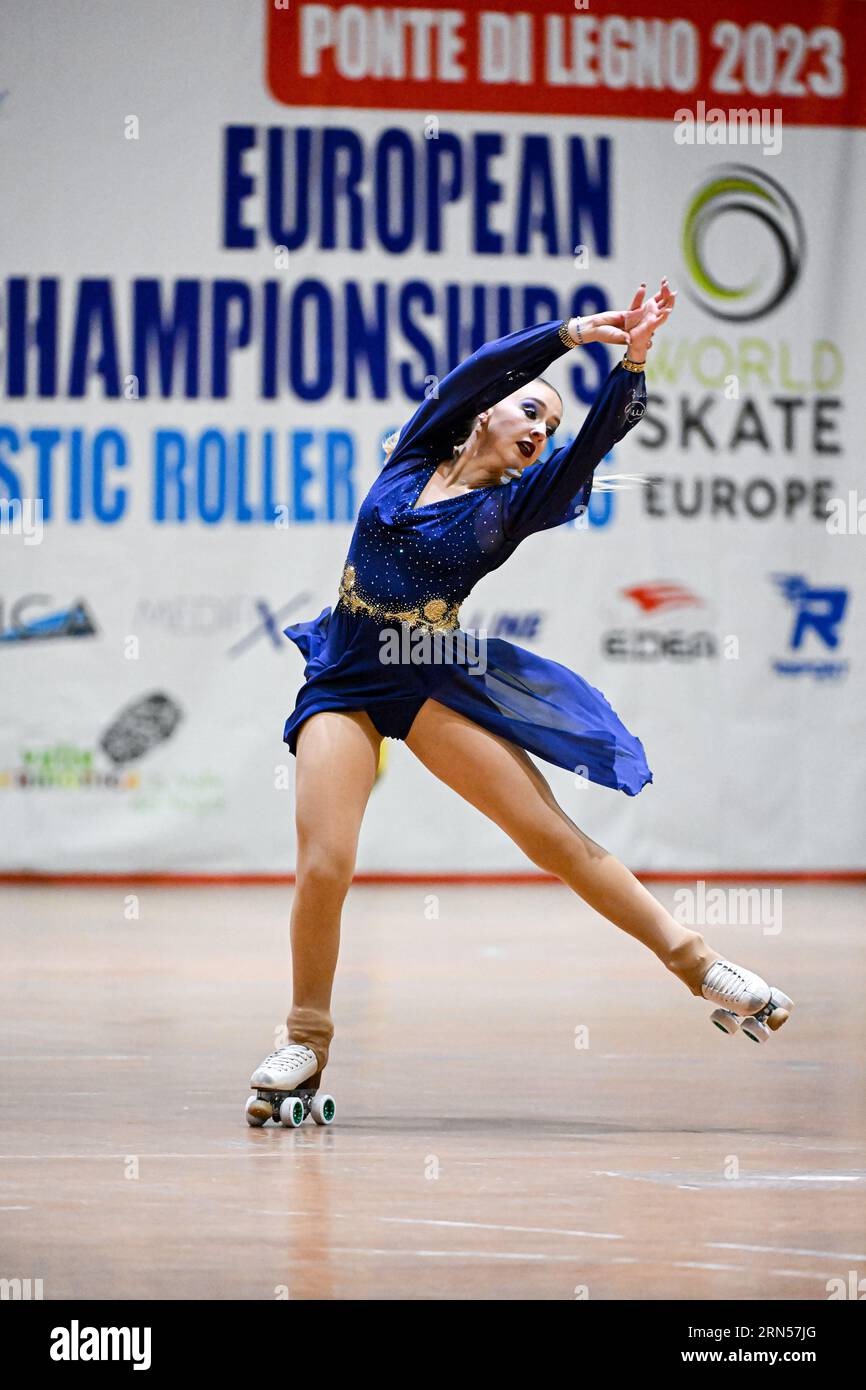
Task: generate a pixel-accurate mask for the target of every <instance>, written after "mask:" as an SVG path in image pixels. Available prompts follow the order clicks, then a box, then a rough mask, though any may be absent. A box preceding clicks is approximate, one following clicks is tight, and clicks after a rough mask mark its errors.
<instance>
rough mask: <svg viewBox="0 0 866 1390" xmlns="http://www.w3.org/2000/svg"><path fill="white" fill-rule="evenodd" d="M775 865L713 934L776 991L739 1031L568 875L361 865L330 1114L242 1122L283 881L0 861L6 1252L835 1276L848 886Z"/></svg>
mask: <svg viewBox="0 0 866 1390" xmlns="http://www.w3.org/2000/svg"><path fill="white" fill-rule="evenodd" d="M653 891H655V892H656V893H657V895H658V896H659V897H660V898H662V899H663V900H664V901H666V902H667V903H668V905H670V904H671V902H672V898H673V893H674V892H675V889H674V888H673V887H669V886H661V885H659V886H656V887H655V888H654V889H653ZM782 891H783V904H784V918H783V927H782V930H781V931H780V932H778V933H777V934H773V933H772V931H771V932H765V931H764V930H762V928H761V927H760V926H729V927H718V928H714V929H707V931H706V935H707V936H708V938H709V939H710V940H711V941H712V942H713V944H714V945H715V946H716V948H717V949H718V950H720V951H722V952H723V953H724V954H726V955H728V956H729V957H731V958H732V959H734V960H737V961H740V962H742V963H743V964H747V965H749V966H751V967H752V968H753V969H756V970H758V971H759V972H761V973H763V974H764V975H766V976H767V977H768V978H769V979H770V981H771V982H772V983H776V984H778V985H779V986H780V987H782V988H783V989H784V990H786V991H787V992H788V993H789V994H791V995H792V996H793V997H794V998H795V1000H796V1002H797V1010H796V1012H795V1014H794V1015H793V1018H792V1020H791V1022H790V1023H789V1024H788V1025H787V1026H786V1027H785V1028H784V1029H783V1030H782V1032H781V1033H779V1034H777V1035H776V1036H775V1037H773V1038H772V1039H771V1041H770V1042H769V1043H768V1044H767V1045H766V1046H764V1047H757V1046H755V1045H754V1044H752V1043H750V1042H748V1041H747V1040H746V1039H745V1038H743V1037H735V1038H727V1037H725V1036H724V1035H723V1034H722V1033H719V1032H717V1031H716V1030H715V1029H714V1028H712V1027H711V1026H710V1024H709V1022H708V1016H709V1012H710V1008H709V1005H707V1004H704V1003H702V1002H700V1001H698V1000H696V999H694V998H693V997H692V996H691V995H690V994H689V993H688V992H687V991H686V990H685V989H684V988H683V986H682V985H680V984H678V982H677V981H676V980H675V979H674V978H673V977H672V976H670V975H668V974H667V972H666V971H665V970H664V969H663V968H662V967H661V966H660V965H659V964H658V962H657V961H656V960H655V957H653V956H651V955H649V954H648V953H647V952H646V951H644V950H643V948H641V947H640V946H639V945H637V943H635V942H633V941H631V940H630V939H629V938H627V937H625V936H623V935H621V934H620V933H619V932H617V931H616V929H615V928H613V927H611V926H610V925H609V924H607V923H606V922H604V921H603V920H602V919H601V918H599V917H597V916H596V915H595V914H594V913H593V912H591V911H590V909H589V908H587V907H585V906H584V905H583V904H582V903H581V902H580V901H579V900H578V899H576V898H575V897H574V896H573V895H572V894H571V893H569V891H568V890H567V889H566V888H564V887H560V886H558V885H549V886H548V885H544V886H520V887H505V888H503V887H489V886H478V887H465V886H458V887H447V886H437V885H431V886H430V887H428V888H425V887H422V886H399V887H378V886H377V887H373V886H366V885H357V886H356V887H354V888H353V890H352V892H351V894H350V895H349V901H348V904H347V908H346V912H345V917H344V933H343V950H342V956H341V963H340V970H339V974H338V984H337V991H336V1001H335V1012H336V1022H337V1035H336V1039H335V1043H334V1047H333V1052H332V1060H331V1065H330V1067H329V1069H328V1072H327V1085H328V1089H329V1090H330V1091H331V1092H332V1093H333V1094H334V1095H335V1096H336V1099H337V1108H338V1113H337V1120H336V1123H335V1124H334V1126H333V1127H332V1128H330V1129H319V1128H316V1127H315V1126H314V1125H313V1124H312V1122H310V1121H307V1122H306V1123H305V1124H304V1125H303V1127H302V1128H301V1129H299V1130H297V1131H290V1130H285V1129H282V1128H275V1127H273V1126H272V1125H268V1126H266V1128H264V1129H259V1130H253V1129H249V1128H248V1127H247V1125H246V1123H245V1121H244V1104H245V1101H246V1098H247V1095H248V1093H249V1092H248V1087H247V1081H248V1078H249V1075H250V1072H251V1071H252V1070H253V1068H254V1067H255V1066H256V1065H257V1064H258V1063H259V1062H260V1061H261V1059H262V1057H263V1056H264V1055H265V1054H266V1053H267V1052H269V1051H270V1050H271V1049H272V1047H273V1046H274V1040H275V1029H277V1028H279V1026H280V1024H281V1023H282V1021H283V1019H284V1016H285V1011H286V1007H287V1003H288V997H287V987H286V980H287V963H288V947H287V941H286V920H287V910H288V903H289V900H290V894H291V890H290V889H284V888H278V887H224V888H212V887H208V888H182V889H174V888H165V887H152V886H151V887H148V886H140V887H138V888H136V886H135V885H134V884H130V886H129V887H128V888H118V887H116V886H109V887H104V888H84V887H73V888H47V887H11V886H7V887H5V888H2V889H0V919H2V924H3V925H2V929H0V942H2V955H3V962H2V971H0V1027H2V1039H0V1075H2V1082H3V1084H2V1113H0V1252H2V1253H0V1277H2V1278H8V1279H14V1278H21V1279H26V1278H30V1279H41V1280H42V1281H43V1292H44V1297H45V1298H46V1299H57V1298H71V1297H81V1298H95V1299H103V1298H109V1297H115V1298H128V1299H137V1298H156V1297H169V1298H181V1299H203V1298H217V1299H220V1298H238V1297H239V1298H248V1299H272V1298H274V1297H280V1296H282V1297H286V1296H288V1297H290V1298H293V1299H311V1298H326V1299H347V1298H360V1299H380V1298H419V1299H439V1298H467V1299H469V1298H471V1299H477V1298H484V1299H495V1300H499V1299H520V1298H531V1299H574V1298H575V1297H580V1296H586V1295H588V1296H589V1297H590V1298H593V1299H605V1298H608V1299H633V1298H638V1299H655V1298H678V1299H687V1298H699V1299H705V1298H724V1299H753V1298H754V1299H802V1298H805V1299H826V1298H827V1281H828V1280H830V1279H833V1278H841V1279H843V1280H846V1281H847V1280H848V1278H849V1271H851V1270H854V1271H856V1272H857V1277H858V1278H861V1279H862V1278H864V1277H866V1253H864V1252H866V1201H864V1196H866V1193H864V1186H866V1172H864V1142H863V1141H864V1131H866V1090H864V1085H863V1057H864V1052H866V1010H864V1004H863V994H864V990H863V982H864V978H866V972H864V956H866V933H864V906H866V891H864V889H863V888H861V887H857V886H822V885H816V886H806V885H793V886H792V885H785V886H784V887H783V890H782ZM133 893H136V894H137V896H138V904H137V907H138V911H139V914H140V915H139V917H138V919H137V920H136V919H135V918H134V917H132V918H130V916H129V915H128V914H130V913H131V912H133V911H134V910H135V907H136V904H135V903H131V902H130V900H129V895H130V894H133ZM576 1043H577V1044H581V1045H579V1046H576ZM584 1043H586V1044H588V1045H586V1046H584V1045H582V1044H584Z"/></svg>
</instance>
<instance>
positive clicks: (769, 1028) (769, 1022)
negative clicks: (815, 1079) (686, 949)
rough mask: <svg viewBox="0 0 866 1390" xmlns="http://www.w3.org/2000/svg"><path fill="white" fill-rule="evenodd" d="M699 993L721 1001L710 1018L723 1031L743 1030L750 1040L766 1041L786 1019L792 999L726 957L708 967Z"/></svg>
mask: <svg viewBox="0 0 866 1390" xmlns="http://www.w3.org/2000/svg"><path fill="white" fill-rule="evenodd" d="M701 993H702V994H703V996H704V998H705V999H709V1001H710V1003H711V1004H720V1005H722V1007H721V1008H718V1009H714V1010H713V1012H712V1013H711V1014H710V1019H711V1021H712V1022H713V1023H714V1024H715V1025H716V1027H717V1028H721V1030H722V1032H723V1033H729V1034H731V1035H733V1034H734V1033H737V1032H743V1033H745V1035H746V1037H747V1038H751V1040H752V1042H757V1043H762V1042H766V1041H767V1039H768V1038H769V1036H770V1033H771V1032H773V1033H775V1031H776V1029H777V1028H781V1026H782V1024H783V1023H785V1022H786V1021H787V1019H788V1016H789V1014H790V1012H791V1010H792V1009H793V1007H794V1004H793V1000H791V999H789V998H788V996H787V994H783V993H782V991H781V990H779V989H771V987H770V986H769V985H768V984H767V982H766V980H762V979H761V977H760V975H755V974H753V972H752V971H751V970H745V969H744V968H743V966H741V965H733V964H732V963H731V961H729V960H717V961H715V962H714V963H713V964H712V965H711V966H710V968H709V970H708V971H707V973H706V976H705V977H704V983H703V985H702V986H701Z"/></svg>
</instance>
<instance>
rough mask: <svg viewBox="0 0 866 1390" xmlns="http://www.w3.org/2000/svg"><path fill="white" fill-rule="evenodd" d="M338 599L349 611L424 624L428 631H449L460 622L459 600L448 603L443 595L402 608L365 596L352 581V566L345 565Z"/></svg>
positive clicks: (353, 580) (378, 617)
mask: <svg viewBox="0 0 866 1390" xmlns="http://www.w3.org/2000/svg"><path fill="white" fill-rule="evenodd" d="M340 602H341V603H343V604H345V606H346V607H347V608H348V609H349V610H350V611H351V612H352V613H366V614H367V615H368V616H369V617H371V618H376V619H377V620H378V621H379V622H387V621H394V622H400V623H410V624H411V625H412V626H413V627H422V628H427V629H428V631H430V632H450V631H451V630H452V629H453V628H455V627H458V626H459V623H460V608H459V604H456V603H449V602H448V601H447V599H444V598H431V599H428V600H427V601H426V603H423V604H419V606H418V607H417V608H404V609H403V610H402V611H399V612H397V611H391V610H388V609H386V608H385V606H384V605H383V604H379V603H375V602H374V601H373V600H372V599H369V598H364V596H363V595H362V594H360V593H359V592H358V589H357V586H356V584H355V566H354V565H347V566H346V568H345V569H344V570H343V577H342V579H341V580H340Z"/></svg>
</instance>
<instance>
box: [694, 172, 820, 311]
mask: <svg viewBox="0 0 866 1390" xmlns="http://www.w3.org/2000/svg"><path fill="white" fill-rule="evenodd" d="M744 218H748V219H749V236H748V238H746V237H744V236H743V235H742V234H741V229H742V228H743V227H744V226H745V225H746V224H745V223H744V221H743V219H744ZM723 222H724V229H722V223H723ZM713 232H714V233H715V235H714V236H713V237H711V233H713ZM723 232H727V236H726V237H725V236H724V235H723ZM711 240H712V244H713V248H714V249H713V260H714V265H713V267H712V268H711V267H710V252H709V245H708V244H709V243H710V241H711ZM805 250H806V235H805V231H804V229H803V219H802V217H801V216H800V213H799V212H798V210H797V208H796V206H795V205H794V203H793V201H792V199H791V198H790V196H789V195H788V193H786V191H785V190H784V188H782V186H781V184H779V183H777V182H776V180H775V179H771V178H769V177H768V176H767V175H766V174H764V173H760V172H758V171H757V170H755V169H752V168H750V167H749V166H748V165H738V164H731V165H725V166H723V167H722V169H721V170H719V171H717V172H716V173H714V174H713V175H712V177H711V178H709V179H707V180H706V181H705V182H704V183H702V184H701V185H700V187H699V188H698V190H697V192H696V193H695V194H694V196H693V198H692V200H691V202H690V203H689V205H688V207H687V209H686V215H685V219H684V221H683V235H682V251H683V261H684V263H685V268H686V271H687V273H688V277H689V279H688V281H687V283H686V292H687V293H688V295H689V297H690V298H691V299H693V300H694V301H695V302H696V303H697V304H700V306H701V308H703V309H706V310H707V312H708V313H710V314H712V315H713V316H714V318H718V319H727V320H729V321H731V322H734V323H748V322H750V321H753V320H754V319H759V318H763V316H764V315H765V314H769V313H770V312H771V311H772V310H773V309H776V308H777V307H778V306H779V305H780V304H781V303H782V301H783V300H784V299H786V298H787V297H788V295H789V294H790V293H791V291H792V289H793V288H794V286H795V285H796V283H797V281H798V279H799V277H800V272H801V270H802V266H803V258H804V256H805Z"/></svg>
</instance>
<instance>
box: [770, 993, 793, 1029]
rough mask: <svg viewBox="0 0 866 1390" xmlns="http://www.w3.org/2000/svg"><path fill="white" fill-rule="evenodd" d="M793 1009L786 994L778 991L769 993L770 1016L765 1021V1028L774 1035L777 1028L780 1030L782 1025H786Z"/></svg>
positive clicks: (790, 1000)
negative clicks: (769, 1029) (770, 1030)
mask: <svg viewBox="0 0 866 1390" xmlns="http://www.w3.org/2000/svg"><path fill="white" fill-rule="evenodd" d="M793 1007H794V1001H793V999H789V998H788V996H787V994H783V993H782V991H781V990H780V989H774V990H771V991H770V1014H769V1017H768V1019H767V1027H768V1028H771V1029H772V1030H773V1032H774V1033H775V1031H776V1029H777V1028H781V1026H782V1024H783V1023H787V1022H788V1019H789V1018H790V1017H791V1010H792V1009H793Z"/></svg>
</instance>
